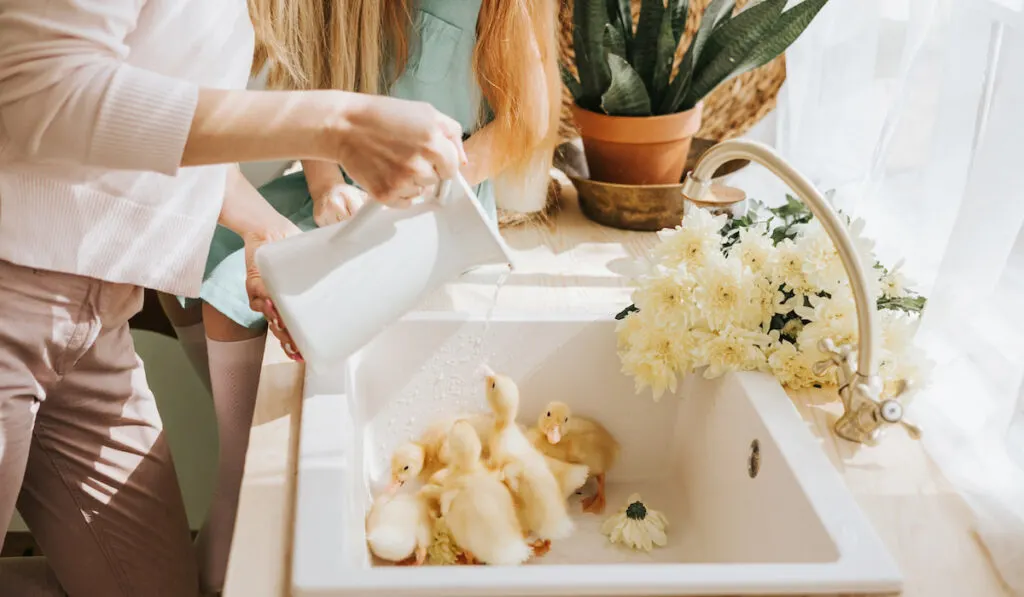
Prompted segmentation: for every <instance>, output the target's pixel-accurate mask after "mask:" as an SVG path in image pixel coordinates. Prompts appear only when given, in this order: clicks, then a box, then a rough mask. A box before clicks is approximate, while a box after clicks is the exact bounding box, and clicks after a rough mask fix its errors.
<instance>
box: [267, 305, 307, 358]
mask: <svg viewBox="0 0 1024 597" xmlns="http://www.w3.org/2000/svg"><path fill="white" fill-rule="evenodd" d="M258 306H259V307H260V308H261V309H260V311H261V312H262V313H263V316H264V317H266V319H267V324H268V325H269V327H270V332H271V333H272V334H274V337H275V338H277V340H278V341H279V342H280V343H281V348H283V349H284V353H285V354H286V355H287V356H288V358H290V359H292V360H293V361H299V362H302V360H303V359H302V355H301V354H299V351H298V349H297V348H295V340H294V339H292V336H291V334H289V333H288V330H287V329H286V328H285V326H284V324H283V323H282V322H281V316H280V315H279V314H278V312H277V309H276V308H274V302H273V301H272V300H270V299H269V298H268V299H263V300H262V301H260V304H259V305H258Z"/></svg>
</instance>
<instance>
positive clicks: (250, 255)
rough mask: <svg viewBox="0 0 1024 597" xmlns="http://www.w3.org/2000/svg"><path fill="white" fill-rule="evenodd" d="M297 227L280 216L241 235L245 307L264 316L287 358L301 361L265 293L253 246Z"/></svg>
mask: <svg viewBox="0 0 1024 597" xmlns="http://www.w3.org/2000/svg"><path fill="white" fill-rule="evenodd" d="M300 232H301V230H299V227H298V226H296V225H295V224H293V223H291V221H289V220H288V219H286V218H284V217H281V218H280V219H279V220H278V221H277V222H275V223H274V224H272V225H270V226H267V227H265V228H263V229H261V230H257V231H252V232H247V233H245V234H244V235H243V236H242V240H244V241H245V291H246V294H248V295H249V308H250V309H252V310H253V311H257V312H259V313H262V314H263V316H264V317H265V318H266V319H267V324H268V325H269V326H270V331H271V333H273V334H274V336H275V337H276V338H277V339H278V341H280V342H281V347H282V348H283V349H284V353H285V354H286V355H288V357H289V358H291V359H293V360H296V361H301V360H302V355H301V354H299V351H298V349H297V348H295V340H293V339H292V336H291V334H289V333H288V330H287V329H285V327H284V324H283V323H282V322H281V315H280V314H279V313H278V312H277V309H276V308H275V307H274V301H272V300H271V299H270V295H268V294H267V287H266V285H265V284H264V283H263V278H262V277H261V276H260V270H259V268H257V267H256V259H255V255H256V249H259V248H260V247H262V246H263V245H265V244H267V243H272V242H274V241H278V240H281V239H283V238H288V237H289V236H292V235H293V234H299V233H300Z"/></svg>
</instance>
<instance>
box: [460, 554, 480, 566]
mask: <svg viewBox="0 0 1024 597" xmlns="http://www.w3.org/2000/svg"><path fill="white" fill-rule="evenodd" d="M455 561H456V562H458V563H459V564H464V565H466V566H476V565H479V564H480V563H481V562H480V560H478V559H476V556H474V555H473V554H471V553H469V552H468V551H464V552H462V553H461V554H459V556H458V558H457V559H456V560H455Z"/></svg>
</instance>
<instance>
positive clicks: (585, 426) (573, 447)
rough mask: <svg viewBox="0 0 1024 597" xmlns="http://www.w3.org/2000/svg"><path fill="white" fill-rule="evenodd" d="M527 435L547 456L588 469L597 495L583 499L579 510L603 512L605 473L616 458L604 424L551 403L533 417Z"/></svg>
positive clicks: (616, 447) (615, 446)
mask: <svg viewBox="0 0 1024 597" xmlns="http://www.w3.org/2000/svg"><path fill="white" fill-rule="evenodd" d="M528 436H529V438H530V441H531V442H532V443H533V445H534V446H536V447H537V449H538V450H540V451H541V452H543V453H544V454H546V455H547V456H550V457H551V458H556V459H558V460H562V461H564V462H570V463H573V464H585V465H587V466H588V467H589V468H590V474H591V475H593V476H594V477H595V478H596V479H597V493H596V494H594V495H593V496H590V497H588V498H586V499H584V500H583V510H584V511H585V512H594V513H600V512H603V511H604V506H605V492H604V480H605V473H606V472H607V471H608V469H610V468H611V467H612V466H614V465H615V461H616V460H618V457H619V442H617V441H616V440H615V438H614V437H612V434H611V433H609V431H608V430H607V429H605V427H604V425H602V424H600V423H598V422H597V421H594V420H593V419H588V418H586V417H582V416H580V415H574V414H572V411H571V410H570V409H569V406H568V405H567V404H565V403H563V402H552V403H550V404H548V407H547V409H545V410H544V412H542V413H541V414H540V416H539V417H538V418H537V427H535V428H533V429H531V430H530V431H529V432H528Z"/></svg>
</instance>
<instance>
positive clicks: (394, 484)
mask: <svg viewBox="0 0 1024 597" xmlns="http://www.w3.org/2000/svg"><path fill="white" fill-rule="evenodd" d="M404 484H405V483H404V482H403V481H400V480H398V479H392V480H391V485H388V488H387V490H386V491H387V492H388V495H395V494H396V493H398V490H399V489H401V488H402V485H404Z"/></svg>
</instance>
